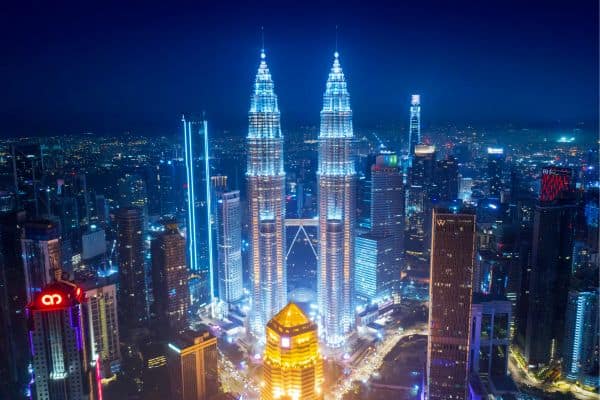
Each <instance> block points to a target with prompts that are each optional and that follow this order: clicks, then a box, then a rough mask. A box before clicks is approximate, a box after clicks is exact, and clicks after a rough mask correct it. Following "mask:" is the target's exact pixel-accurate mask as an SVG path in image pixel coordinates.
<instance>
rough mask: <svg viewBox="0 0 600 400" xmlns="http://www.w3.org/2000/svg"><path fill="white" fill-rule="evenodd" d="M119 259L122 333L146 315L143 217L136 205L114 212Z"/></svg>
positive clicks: (139, 322) (142, 319)
mask: <svg viewBox="0 0 600 400" xmlns="http://www.w3.org/2000/svg"><path fill="white" fill-rule="evenodd" d="M116 221H117V252H118V261H119V293H118V301H119V325H120V326H121V327H122V328H123V333H124V334H125V336H127V334H129V333H131V330H132V329H135V328H139V327H140V325H141V322H142V321H144V320H145V319H146V316H147V310H146V278H145V272H144V242H143V236H142V229H143V217H142V212H141V211H140V209H139V208H135V207H126V208H120V209H119V210H118V211H117V215H116Z"/></svg>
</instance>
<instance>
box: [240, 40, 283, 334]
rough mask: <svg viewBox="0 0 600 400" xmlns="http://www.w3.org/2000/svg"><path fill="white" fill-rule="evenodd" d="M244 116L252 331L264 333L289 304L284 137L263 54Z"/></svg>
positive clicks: (269, 74) (271, 82) (275, 97)
mask: <svg viewBox="0 0 600 400" xmlns="http://www.w3.org/2000/svg"><path fill="white" fill-rule="evenodd" d="M260 57H261V61H260V65H259V67H258V72H257V74H256V79H255V81H254V92H253V94H252V98H251V100H250V112H249V113H248V125H249V126H248V137H247V140H248V142H247V143H248V164H247V170H246V176H247V179H248V203H249V213H250V246H251V247H250V254H251V264H250V276H251V278H252V311H251V315H250V329H251V330H252V332H253V333H254V334H255V335H256V336H257V337H260V338H262V337H263V335H264V327H265V325H266V323H267V321H269V320H270V319H271V317H273V315H275V313H276V312H277V311H278V310H280V309H282V308H283V306H284V305H285V304H286V301H287V273H286V265H285V257H284V256H285V254H284V246H285V229H284V220H285V201H284V195H285V192H284V184H285V172H284V170H283V136H282V134H281V125H280V122H279V107H278V106H277V96H276V95H275V91H274V89H273V88H274V85H273V80H272V79H271V73H270V72H269V68H268V67H267V62H266V61H265V58H266V56H265V53H264V51H263V52H261V55H260Z"/></svg>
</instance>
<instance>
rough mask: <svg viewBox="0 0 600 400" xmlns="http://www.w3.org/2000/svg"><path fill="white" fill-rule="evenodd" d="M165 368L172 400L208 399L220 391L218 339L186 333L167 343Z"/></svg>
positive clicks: (195, 333) (190, 332)
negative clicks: (166, 367)
mask: <svg viewBox="0 0 600 400" xmlns="http://www.w3.org/2000/svg"><path fill="white" fill-rule="evenodd" d="M168 347H169V353H168V355H167V360H168V361H167V366H168V369H169V377H170V384H171V396H173V398H174V400H210V399H211V398H214V396H215V395H217V394H218V392H219V373H218V369H217V359H218V352H217V338H216V337H214V336H212V335H211V334H210V333H208V332H203V333H198V332H193V331H185V332H182V333H181V334H179V335H176V336H175V338H173V340H171V341H170V342H169V344H168Z"/></svg>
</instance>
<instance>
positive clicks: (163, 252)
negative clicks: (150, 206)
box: [152, 221, 190, 335]
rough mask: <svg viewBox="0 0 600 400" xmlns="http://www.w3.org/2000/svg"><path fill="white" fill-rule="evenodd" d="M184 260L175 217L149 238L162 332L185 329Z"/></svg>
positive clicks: (186, 291)
mask: <svg viewBox="0 0 600 400" xmlns="http://www.w3.org/2000/svg"><path fill="white" fill-rule="evenodd" d="M188 279H189V272H188V268H187V263H186V260H185V238H184V237H183V235H182V234H181V233H180V232H179V229H178V227H177V223H176V222H175V221H168V222H166V223H165V230H164V232H161V233H160V234H159V235H158V237H157V238H156V239H154V240H153V241H152V285H153V289H154V291H153V293H154V310H155V312H156V315H157V319H158V321H159V323H160V324H159V329H164V332H161V334H165V335H168V334H172V333H180V332H183V331H185V330H186V329H188V309H189V305H190V291H189V288H188Z"/></svg>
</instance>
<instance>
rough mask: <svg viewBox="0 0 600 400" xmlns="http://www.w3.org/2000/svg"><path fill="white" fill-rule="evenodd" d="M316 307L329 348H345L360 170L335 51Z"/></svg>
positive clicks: (322, 141)
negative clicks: (358, 174) (358, 169)
mask: <svg viewBox="0 0 600 400" xmlns="http://www.w3.org/2000/svg"><path fill="white" fill-rule="evenodd" d="M317 176H318V183H319V266H318V271H317V293H318V295H317V296H318V305H319V310H320V312H321V328H322V334H323V335H324V338H325V342H326V343H327V345H328V346H331V347H336V346H340V345H342V344H343V341H344V337H345V336H346V334H347V333H349V332H350V330H351V329H352V328H353V327H354V293H353V292H354V234H355V225H356V222H355V220H356V170H355V166H354V133H353V129H352V110H351V109H350V95H349V94H348V89H347V85H346V80H345V78H344V73H343V71H342V67H341V66H340V60H339V54H338V53H337V52H335V57H334V61H333V66H332V68H331V72H330V73H329V78H328V79H327V85H326V88H325V94H324V95H323V109H322V110H321V130H320V134H319V167H318V171H317Z"/></svg>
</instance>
